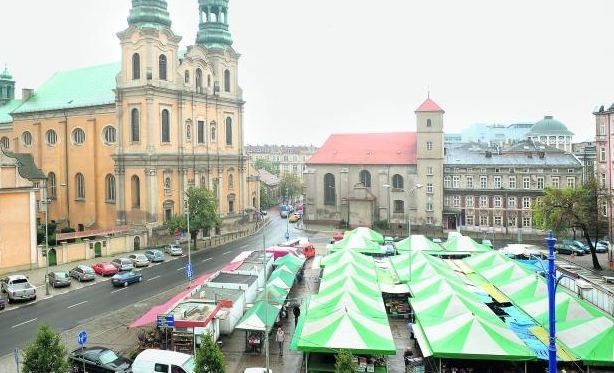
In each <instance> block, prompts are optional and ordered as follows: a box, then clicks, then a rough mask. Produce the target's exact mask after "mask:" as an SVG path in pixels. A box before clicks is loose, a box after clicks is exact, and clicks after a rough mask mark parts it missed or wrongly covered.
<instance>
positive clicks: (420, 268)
mask: <svg viewBox="0 0 614 373" xmlns="http://www.w3.org/2000/svg"><path fill="white" fill-rule="evenodd" d="M410 258H411V259H410ZM390 262H391V263H392V267H393V268H394V270H395V271H396V273H397V276H398V278H399V281H400V282H415V281H419V280H421V279H424V278H427V277H432V276H440V275H449V274H454V271H453V270H452V269H451V268H450V267H449V266H447V265H446V264H445V263H444V262H443V261H442V260H441V259H439V258H434V257H432V256H431V255H428V254H426V253H424V252H421V251H415V252H414V251H412V252H411V253H410V254H402V255H396V256H393V257H390ZM410 263H411V270H410Z"/></svg>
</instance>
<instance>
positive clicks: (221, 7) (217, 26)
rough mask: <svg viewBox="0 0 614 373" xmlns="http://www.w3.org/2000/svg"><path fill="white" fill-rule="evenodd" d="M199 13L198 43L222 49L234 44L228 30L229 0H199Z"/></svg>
mask: <svg viewBox="0 0 614 373" xmlns="http://www.w3.org/2000/svg"><path fill="white" fill-rule="evenodd" d="M198 14H199V19H200V23H199V25H198V34H197V35H196V44H200V45H203V46H205V47H207V48H211V47H219V48H222V49H223V48H225V47H229V46H231V45H232V36H231V35H230V31H228V0H198Z"/></svg>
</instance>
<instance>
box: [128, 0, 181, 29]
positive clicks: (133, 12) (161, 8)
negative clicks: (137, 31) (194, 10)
mask: <svg viewBox="0 0 614 373" xmlns="http://www.w3.org/2000/svg"><path fill="white" fill-rule="evenodd" d="M128 24H129V25H130V26H138V27H141V26H150V27H155V28H160V27H169V28H170V27H171V18H170V15H169V14H168V5H167V3H166V0H132V9H130V15H129V16H128Z"/></svg>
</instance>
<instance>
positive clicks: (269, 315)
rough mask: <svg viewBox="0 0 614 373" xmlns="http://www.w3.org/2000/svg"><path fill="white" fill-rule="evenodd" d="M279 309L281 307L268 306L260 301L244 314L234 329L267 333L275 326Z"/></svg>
mask: <svg viewBox="0 0 614 373" xmlns="http://www.w3.org/2000/svg"><path fill="white" fill-rule="evenodd" d="M280 309H281V305H273V304H269V303H267V302H265V301H262V300H261V301H258V302H256V303H254V305H253V306H252V308H250V309H249V310H247V312H245V314H244V315H243V317H242V318H241V320H240V321H239V323H238V324H237V326H236V329H241V330H260V331H266V332H269V331H271V329H272V328H273V324H275V320H276V319H277V315H278V314H279V310H280Z"/></svg>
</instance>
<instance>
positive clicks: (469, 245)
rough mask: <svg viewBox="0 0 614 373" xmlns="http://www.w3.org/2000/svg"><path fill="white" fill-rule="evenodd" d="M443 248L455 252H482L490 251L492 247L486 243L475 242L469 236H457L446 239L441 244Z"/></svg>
mask: <svg viewBox="0 0 614 373" xmlns="http://www.w3.org/2000/svg"><path fill="white" fill-rule="evenodd" d="M443 249H444V250H446V251H455V252H468V253H473V252H482V251H484V252H485V251H491V250H492V249H491V248H490V247H488V246H486V245H482V244H481V243H477V242H475V241H474V240H473V239H472V238H471V237H467V236H459V237H455V238H453V239H451V240H448V241H446V242H445V243H444V244H443Z"/></svg>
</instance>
